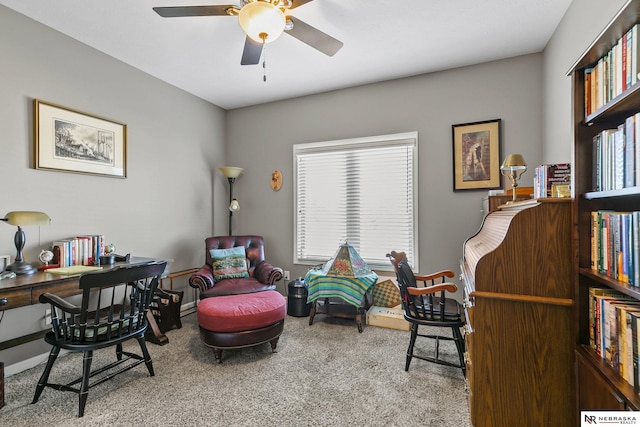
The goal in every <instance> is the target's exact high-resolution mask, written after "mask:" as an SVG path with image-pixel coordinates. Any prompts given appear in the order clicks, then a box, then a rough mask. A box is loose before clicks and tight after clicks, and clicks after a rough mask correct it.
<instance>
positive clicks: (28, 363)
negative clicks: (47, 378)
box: [4, 349, 69, 377]
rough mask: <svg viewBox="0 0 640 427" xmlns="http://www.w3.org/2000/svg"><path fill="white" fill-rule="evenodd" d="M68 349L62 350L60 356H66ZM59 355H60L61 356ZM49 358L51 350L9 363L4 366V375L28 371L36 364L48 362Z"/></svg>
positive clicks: (8, 375)
mask: <svg viewBox="0 0 640 427" xmlns="http://www.w3.org/2000/svg"><path fill="white" fill-rule="evenodd" d="M68 352H69V351H68V350H64V349H63V350H60V356H64V355H65V354H66V353H68ZM60 356H58V357H60ZM48 358H49V352H46V353H42V354H38V355H37V356H33V357H32V358H30V359H27V360H22V361H20V362H18V363H14V364H13V365H8V366H5V367H4V376H5V377H10V376H11V375H15V374H19V373H20V372H22V371H26V370H27V369H31V368H35V367H36V366H38V365H40V364H43V363H46V361H47V359H48Z"/></svg>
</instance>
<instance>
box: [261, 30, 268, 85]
mask: <svg viewBox="0 0 640 427" xmlns="http://www.w3.org/2000/svg"><path fill="white" fill-rule="evenodd" d="M265 40H266V38H263V39H262V81H263V82H266V81H267V43H266V42H265Z"/></svg>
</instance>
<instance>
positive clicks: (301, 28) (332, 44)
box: [286, 16, 344, 56]
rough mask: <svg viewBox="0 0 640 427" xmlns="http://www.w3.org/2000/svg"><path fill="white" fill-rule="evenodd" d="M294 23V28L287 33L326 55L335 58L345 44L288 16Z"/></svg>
mask: <svg viewBox="0 0 640 427" xmlns="http://www.w3.org/2000/svg"><path fill="white" fill-rule="evenodd" d="M287 19H291V22H293V28H292V29H290V30H287V31H286V33H287V34H289V35H291V36H293V37H295V38H297V39H298V40H300V41H301V42H303V43H306V44H308V45H309V46H311V47H312V48H314V49H317V50H319V51H320V52H322V53H324V54H325V55H329V56H333V55H335V54H336V52H337V51H339V50H340V49H341V48H342V46H343V44H344V43H342V42H341V41H340V40H337V39H334V38H333V37H331V36H330V35H329V34H326V33H323V32H322V31H320V30H318V29H317V28H314V27H312V26H311V25H309V24H307V23H305V22H304V21H301V20H299V19H298V18H294V17H293V16H288V17H287Z"/></svg>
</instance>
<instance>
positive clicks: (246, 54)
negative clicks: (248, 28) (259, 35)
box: [240, 36, 263, 65]
mask: <svg viewBox="0 0 640 427" xmlns="http://www.w3.org/2000/svg"><path fill="white" fill-rule="evenodd" d="M262 47H263V45H262V43H258V42H256V41H253V40H252V39H251V38H250V37H249V36H247V38H246V39H245V41H244V50H243V51H242V60H241V61H240V65H256V64H257V63H258V62H260V56H262Z"/></svg>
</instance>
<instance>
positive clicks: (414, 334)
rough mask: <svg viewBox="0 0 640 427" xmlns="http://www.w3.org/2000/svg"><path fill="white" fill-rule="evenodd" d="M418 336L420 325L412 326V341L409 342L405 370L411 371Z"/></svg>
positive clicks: (413, 324) (414, 324)
mask: <svg viewBox="0 0 640 427" xmlns="http://www.w3.org/2000/svg"><path fill="white" fill-rule="evenodd" d="M417 336H418V324H417V323H412V324H411V340H410V341H409V348H408V349H407V361H406V363H405V365H404V370H405V371H408V370H409V365H410V364H411V358H412V357H413V346H414V345H415V344H416V337H417Z"/></svg>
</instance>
